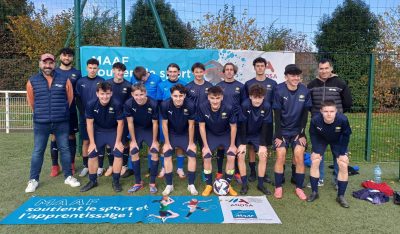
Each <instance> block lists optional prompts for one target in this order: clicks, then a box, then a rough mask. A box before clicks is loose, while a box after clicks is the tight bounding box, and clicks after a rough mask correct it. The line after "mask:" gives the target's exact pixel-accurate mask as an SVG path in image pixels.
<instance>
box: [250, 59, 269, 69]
mask: <svg viewBox="0 0 400 234" xmlns="http://www.w3.org/2000/svg"><path fill="white" fill-rule="evenodd" d="M256 63H264V65H265V66H267V60H266V59H265V58H262V57H258V58H255V59H254V60H253V67H254V66H256Z"/></svg>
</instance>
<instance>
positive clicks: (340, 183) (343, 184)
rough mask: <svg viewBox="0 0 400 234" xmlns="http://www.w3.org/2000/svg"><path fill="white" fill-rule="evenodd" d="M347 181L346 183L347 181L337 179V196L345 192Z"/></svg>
mask: <svg viewBox="0 0 400 234" xmlns="http://www.w3.org/2000/svg"><path fill="white" fill-rule="evenodd" d="M347 183H348V181H340V180H338V181H337V184H338V190H337V191H338V193H337V195H338V196H344V193H345V192H346V188H347Z"/></svg>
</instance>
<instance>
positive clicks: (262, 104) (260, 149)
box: [238, 84, 272, 195]
mask: <svg viewBox="0 0 400 234" xmlns="http://www.w3.org/2000/svg"><path fill="white" fill-rule="evenodd" d="M265 92H266V90H265V88H264V87H263V86H261V85H259V84H255V85H253V86H251V88H250V90H249V97H250V99H247V100H245V101H244V102H243V103H242V106H241V113H240V115H239V121H240V125H239V126H240V128H239V129H240V130H239V136H240V137H239V144H240V145H239V148H238V152H239V170H240V175H241V177H242V189H241V190H240V194H242V195H246V194H247V191H248V189H249V186H248V184H247V174H246V162H245V157H246V145H247V144H249V145H251V146H253V147H251V149H250V150H254V151H255V152H257V154H258V170H257V172H258V185H257V189H258V190H260V191H261V192H262V193H264V194H265V195H270V194H271V192H270V191H268V189H267V188H266V187H264V175H265V171H266V166H267V155H268V152H267V135H268V132H270V131H272V129H271V123H272V111H271V105H270V104H269V102H268V101H266V100H265V99H264V97H265Z"/></svg>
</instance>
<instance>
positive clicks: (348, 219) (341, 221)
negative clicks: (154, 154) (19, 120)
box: [0, 132, 400, 233]
mask: <svg viewBox="0 0 400 234" xmlns="http://www.w3.org/2000/svg"><path fill="white" fill-rule="evenodd" d="M32 139H33V135H32V133H30V132H25V133H11V134H4V133H1V134H0V142H1V145H0V152H1V156H0V157H1V164H0V176H1V177H0V178H1V181H2V183H1V185H2V189H1V191H2V194H1V200H0V218H3V217H5V216H6V215H8V214H9V213H11V212H12V211H13V210H15V209H16V208H17V207H19V206H20V205H21V204H22V203H23V202H25V201H26V200H27V199H28V198H29V197H30V196H32V194H25V193H24V189H25V187H26V183H27V180H28V177H29V166H30V155H31V149H32V146H33V140H32ZM45 158H46V160H45V163H44V166H43V171H42V174H41V180H40V186H39V188H38V190H37V192H36V193H35V194H33V195H35V196H81V195H82V194H81V193H80V192H79V189H78V188H70V187H67V186H66V185H64V184H63V177H62V176H58V177H56V178H50V177H49V173H50V170H49V169H50V155H49V154H48V152H46V155H45ZM199 162H200V161H199ZM273 163H274V160H273V159H271V160H270V163H269V165H270V166H269V172H271V165H272V164H273ZM105 164H107V163H105ZM77 165H78V166H80V165H81V158H80V157H78V158H77ZM353 165H354V164H353ZM357 165H359V166H360V175H356V176H352V177H350V183H349V187H348V190H347V195H346V196H347V199H348V201H349V203H350V206H351V207H350V209H343V208H341V207H339V206H338V204H336V202H335V200H334V199H335V196H336V192H335V190H334V188H333V187H332V185H330V183H329V181H330V180H331V178H330V175H328V174H330V173H329V172H331V170H330V169H328V168H327V169H326V172H327V178H325V180H326V181H327V182H326V185H325V186H324V187H322V188H321V189H320V195H321V197H320V199H319V200H317V201H316V202H314V203H311V204H310V203H307V202H302V201H300V200H299V199H297V197H296V196H295V194H294V193H293V186H292V185H290V183H286V184H285V186H284V191H285V193H284V198H283V199H282V200H276V199H274V198H273V197H272V196H269V197H268V200H269V201H270V203H271V205H272V207H273V208H274V209H275V211H276V213H277V214H278V216H279V218H280V219H281V221H282V225H262V224H251V225H249V224H247V225H232V224H219V225H172V224H167V225H150V224H134V225H132V224H118V225H113V224H92V225H89V224H74V225H71V224H68V225H67V224H65V225H15V226H4V225H2V226H0V233H74V232H79V233H128V232H130V233H132V232H135V233H223V232H224V233H229V232H231V233H261V232H268V233H312V232H315V233H339V232H344V233H350V232H351V233H372V232H379V233H397V232H398V230H400V222H399V214H400V213H399V208H400V207H399V206H395V205H394V204H393V201H392V200H390V202H389V203H386V204H384V205H381V206H374V205H372V204H370V203H368V202H366V201H361V200H357V199H354V198H352V197H351V192H352V191H355V190H358V189H361V187H360V183H361V182H362V181H364V180H366V179H371V178H372V174H373V167H374V164H369V163H365V162H360V163H357ZM287 168H290V166H289V165H288V166H287ZM381 168H382V170H383V180H384V181H386V182H387V183H388V184H389V185H390V186H392V188H393V189H395V190H400V184H399V182H398V176H399V175H398V173H399V163H393V162H392V163H382V164H381ZM289 173H290V170H287V174H286V178H287V180H288V179H289ZM307 173H308V170H307ZM270 174H271V173H270ZM199 177H200V176H198V177H197V179H196V186H197V188H198V189H199V190H201V189H202V188H203V185H202V183H201V182H200V178H199ZM132 179H133V178H132V177H129V178H126V179H122V185H123V187H124V191H126V190H127V189H128V187H129V186H130V185H131V183H132ZM80 181H81V182H82V183H86V182H87V181H88V179H87V178H84V179H80ZM174 181H175V187H176V189H175V191H174V193H173V194H174V195H188V194H187V192H186V181H181V180H179V179H177V178H174ZM307 181H308V179H307ZM99 183H100V184H99V187H97V188H96V189H93V190H91V191H89V192H88V193H85V194H84V195H85V196H89V195H97V196H112V195H114V194H115V193H114V192H113V191H112V189H111V178H109V177H108V178H107V177H101V178H100V179H99ZM157 184H158V186H159V188H160V189H162V188H163V187H164V182H163V181H162V180H157ZM234 187H235V188H236V189H239V186H237V185H235V184H234ZM269 187H270V185H269ZM270 188H271V187H270ZM305 191H306V193H307V194H308V193H309V192H310V190H309V189H306V190H305ZM123 194H125V195H126V192H124V193H123ZM147 194H148V190H147V189H145V190H142V191H140V192H139V194H138V195H147ZM249 195H260V193H259V192H258V191H257V190H256V189H255V185H254V184H251V185H250V192H249ZM396 230H397V231H396Z"/></svg>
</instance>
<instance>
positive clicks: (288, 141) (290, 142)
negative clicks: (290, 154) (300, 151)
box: [274, 135, 307, 149]
mask: <svg viewBox="0 0 400 234" xmlns="http://www.w3.org/2000/svg"><path fill="white" fill-rule="evenodd" d="M296 136H297V135H292V136H288V135H283V136H282V138H283V142H282V143H281V145H280V146H278V147H276V146H275V144H274V147H275V149H276V148H281V147H285V148H286V149H287V148H289V147H291V148H292V149H294V148H295V147H296V146H297V145H300V142H299V139H297V140H295V138H296ZM300 146H301V145H300ZM305 148H306V149H307V144H306V146H305Z"/></svg>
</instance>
